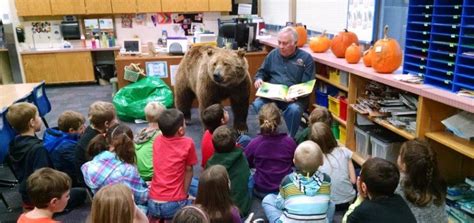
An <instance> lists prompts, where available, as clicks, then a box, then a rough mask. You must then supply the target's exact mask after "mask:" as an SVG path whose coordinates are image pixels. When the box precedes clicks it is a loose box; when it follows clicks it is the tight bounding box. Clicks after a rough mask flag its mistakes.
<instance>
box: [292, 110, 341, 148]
mask: <svg viewBox="0 0 474 223" xmlns="http://www.w3.org/2000/svg"><path fill="white" fill-rule="evenodd" d="M308 121H309V125H308V127H306V128H304V129H303V130H302V131H300V132H298V133H297V134H296V136H295V141H296V144H300V143H302V142H304V141H306V140H309V132H310V129H311V126H312V125H313V124H314V123H316V122H324V123H326V125H328V126H329V127H331V124H332V116H331V113H329V111H328V109H327V108H326V107H323V106H319V105H318V106H316V108H314V109H313V111H311V114H309V120H308Z"/></svg>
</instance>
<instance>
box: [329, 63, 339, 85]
mask: <svg viewBox="0 0 474 223" xmlns="http://www.w3.org/2000/svg"><path fill="white" fill-rule="evenodd" d="M328 73H329V81H330V82H331V83H335V84H339V81H340V80H339V70H337V69H336V68H332V67H328Z"/></svg>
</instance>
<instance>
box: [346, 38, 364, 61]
mask: <svg viewBox="0 0 474 223" xmlns="http://www.w3.org/2000/svg"><path fill="white" fill-rule="evenodd" d="M361 57H362V53H361V52H360V48H359V46H357V45H356V44H355V43H353V44H352V45H351V46H349V47H347V49H346V54H345V58H346V61H347V63H350V64H356V63H359V61H360V58H361Z"/></svg>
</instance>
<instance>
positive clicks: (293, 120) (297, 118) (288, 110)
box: [252, 97, 304, 138]
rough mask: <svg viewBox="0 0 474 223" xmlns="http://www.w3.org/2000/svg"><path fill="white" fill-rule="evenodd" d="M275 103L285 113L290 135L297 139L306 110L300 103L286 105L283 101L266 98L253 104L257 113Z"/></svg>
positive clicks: (284, 116) (256, 100) (258, 99)
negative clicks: (266, 105)
mask: <svg viewBox="0 0 474 223" xmlns="http://www.w3.org/2000/svg"><path fill="white" fill-rule="evenodd" d="M270 102H274V103H275V104H276V105H277V107H278V108H279V109H280V110H282V111H283V118H284V119H285V123H286V126H287V127H288V133H289V134H290V135H291V137H292V138H294V137H295V135H296V132H298V128H299V127H300V122H301V115H303V111H304V108H303V106H302V105H301V103H299V102H298V101H295V102H291V103H286V102H283V101H274V100H270V99H266V98H260V97H259V98H257V99H255V101H254V102H253V103H252V106H253V108H254V109H255V112H257V113H258V112H259V111H260V108H262V106H263V105H264V104H266V103H270Z"/></svg>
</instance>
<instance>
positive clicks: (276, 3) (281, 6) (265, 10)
mask: <svg viewBox="0 0 474 223" xmlns="http://www.w3.org/2000/svg"><path fill="white" fill-rule="evenodd" d="M260 15H261V17H262V18H263V19H264V20H265V23H266V24H271V25H278V26H284V25H285V24H286V22H288V21H290V0H261V13H260Z"/></svg>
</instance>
